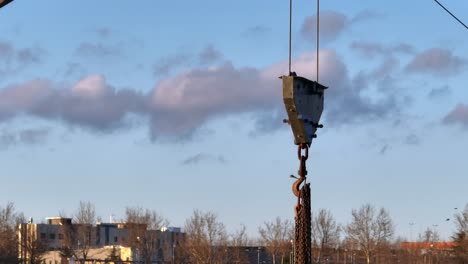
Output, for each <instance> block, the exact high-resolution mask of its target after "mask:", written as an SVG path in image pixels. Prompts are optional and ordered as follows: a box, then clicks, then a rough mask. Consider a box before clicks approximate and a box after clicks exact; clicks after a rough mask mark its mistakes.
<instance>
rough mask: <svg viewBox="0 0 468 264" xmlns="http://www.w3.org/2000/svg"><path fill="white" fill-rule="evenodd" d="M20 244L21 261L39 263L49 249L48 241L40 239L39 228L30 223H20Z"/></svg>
mask: <svg viewBox="0 0 468 264" xmlns="http://www.w3.org/2000/svg"><path fill="white" fill-rule="evenodd" d="M18 233H19V234H18V244H16V243H15V244H14V245H15V246H16V245H19V248H20V249H21V251H20V252H19V253H20V254H19V255H20V256H21V262H23V263H28V264H39V263H42V262H43V255H44V254H45V253H46V251H47V249H48V241H47V240H43V239H39V237H38V235H37V230H36V229H35V228H34V227H33V226H32V225H30V224H26V223H21V224H19V225H18Z"/></svg>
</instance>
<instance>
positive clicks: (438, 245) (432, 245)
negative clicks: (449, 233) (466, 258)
mask: <svg viewBox="0 0 468 264" xmlns="http://www.w3.org/2000/svg"><path fill="white" fill-rule="evenodd" d="M454 246H455V243H454V242H401V243H400V247H401V248H402V249H452V248H453V247H454Z"/></svg>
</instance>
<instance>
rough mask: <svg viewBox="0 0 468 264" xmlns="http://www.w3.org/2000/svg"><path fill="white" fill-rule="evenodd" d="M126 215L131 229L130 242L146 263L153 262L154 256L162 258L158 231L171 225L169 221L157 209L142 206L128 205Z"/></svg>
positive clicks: (128, 226) (127, 223) (126, 220)
mask: <svg viewBox="0 0 468 264" xmlns="http://www.w3.org/2000/svg"><path fill="white" fill-rule="evenodd" d="M125 216H126V217H125V222H126V225H127V228H128V229H129V241H128V244H129V245H130V246H132V247H134V248H136V249H137V250H138V252H139V254H140V256H141V258H142V260H143V261H144V263H151V261H152V259H153V258H157V257H159V258H162V256H157V253H158V249H159V248H160V247H161V246H162V245H159V243H158V233H159V232H160V230H161V228H162V227H163V226H167V225H169V221H168V220H167V219H166V218H164V217H163V216H162V215H160V214H158V213H157V212H156V211H154V210H149V209H143V208H141V207H127V208H126V210H125Z"/></svg>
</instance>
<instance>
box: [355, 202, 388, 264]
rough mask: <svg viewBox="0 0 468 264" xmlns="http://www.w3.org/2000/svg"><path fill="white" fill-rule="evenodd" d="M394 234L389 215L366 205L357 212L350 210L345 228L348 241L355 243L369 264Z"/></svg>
mask: <svg viewBox="0 0 468 264" xmlns="http://www.w3.org/2000/svg"><path fill="white" fill-rule="evenodd" d="M393 232H394V227H393V222H392V219H391V218H390V215H389V213H388V212H387V211H386V210H385V209H384V208H380V210H379V211H378V212H377V211H376V209H375V207H374V206H372V205H370V204H366V205H363V206H362V207H361V208H360V209H359V210H356V209H353V210H352V221H351V223H350V224H348V226H347V227H346V233H347V235H348V239H350V240H351V241H354V242H356V243H357V244H358V245H359V247H360V249H361V250H362V251H363V252H364V254H365V256H366V261H367V263H368V264H369V263H370V262H371V259H372V258H373V257H374V254H375V253H376V251H377V250H378V249H379V248H380V247H382V246H383V245H385V244H386V243H388V240H389V239H390V238H391V237H392V235H393Z"/></svg>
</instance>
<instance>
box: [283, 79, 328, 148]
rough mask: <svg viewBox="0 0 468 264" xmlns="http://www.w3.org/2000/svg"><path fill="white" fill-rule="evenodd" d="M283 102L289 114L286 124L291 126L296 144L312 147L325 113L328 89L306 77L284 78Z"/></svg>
mask: <svg viewBox="0 0 468 264" xmlns="http://www.w3.org/2000/svg"><path fill="white" fill-rule="evenodd" d="M281 79H282V80H283V102H284V106H285V108H286V112H287V114H288V120H286V122H287V123H288V124H289V125H290V126H291V129H292V132H293V135H294V143H295V144H297V145H299V144H307V145H308V146H310V144H311V143H312V139H313V138H315V137H316V134H315V132H316V131H317V128H320V127H322V125H320V124H319V122H320V117H321V115H322V112H323V104H324V90H325V89H327V87H325V86H323V85H321V84H319V83H317V82H314V81H311V80H308V79H306V78H304V77H300V76H295V74H292V75H290V76H282V77H281Z"/></svg>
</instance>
